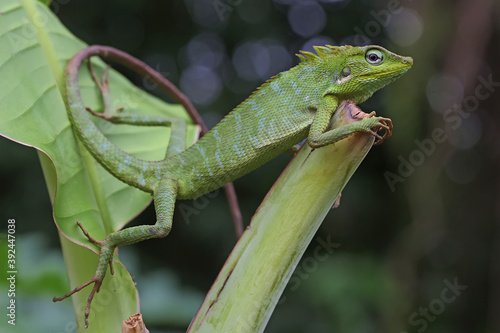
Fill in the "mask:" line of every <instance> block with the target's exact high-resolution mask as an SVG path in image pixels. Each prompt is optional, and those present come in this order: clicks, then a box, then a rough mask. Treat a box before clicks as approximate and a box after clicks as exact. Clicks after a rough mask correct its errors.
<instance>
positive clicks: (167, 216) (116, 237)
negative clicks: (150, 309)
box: [53, 178, 178, 327]
mask: <svg viewBox="0 0 500 333" xmlns="http://www.w3.org/2000/svg"><path fill="white" fill-rule="evenodd" d="M177 192H178V185H177V181H175V180H173V179H169V178H168V179H163V180H161V181H160V182H159V183H158V185H157V186H156V188H155V191H154V194H153V198H154V204H155V209H156V223H155V224H154V225H141V226H136V227H130V228H126V229H123V230H119V231H116V232H113V233H111V234H109V235H108V236H106V238H105V239H104V240H102V241H98V240H95V239H94V238H92V237H91V236H90V235H89V234H88V232H87V231H86V230H85V229H84V228H83V227H82V225H81V224H80V223H78V225H79V226H80V228H81V229H82V231H83V233H84V234H85V236H87V238H88V239H89V241H91V242H92V243H95V244H97V245H99V246H101V251H100V253H99V261H98V264H97V269H96V272H95V274H94V276H93V277H92V278H91V279H90V280H89V281H87V282H86V283H84V284H82V285H80V286H78V287H76V288H74V289H73V290H72V291H70V292H69V293H67V294H66V295H64V296H62V297H54V298H53V301H54V302H57V301H62V300H63V299H65V298H68V297H69V296H71V295H73V294H74V293H76V292H78V291H80V290H82V289H83V288H85V287H87V286H88V285H90V284H92V283H94V287H93V288H92V291H91V292H90V295H89V297H88V299H87V305H86V307H85V327H88V317H89V314H90V307H91V304H92V300H93V299H94V295H95V293H97V292H99V289H100V288H101V285H102V282H103V280H104V277H105V276H106V270H107V268H108V265H109V266H110V272H111V274H113V269H112V265H111V263H112V261H113V255H114V251H115V249H116V248H117V247H118V246H122V245H130V244H134V243H138V242H141V241H143V240H147V239H151V238H163V237H166V236H167V235H168V234H169V233H170V230H171V228H172V218H173V214H174V206H175V200H176V196H177Z"/></svg>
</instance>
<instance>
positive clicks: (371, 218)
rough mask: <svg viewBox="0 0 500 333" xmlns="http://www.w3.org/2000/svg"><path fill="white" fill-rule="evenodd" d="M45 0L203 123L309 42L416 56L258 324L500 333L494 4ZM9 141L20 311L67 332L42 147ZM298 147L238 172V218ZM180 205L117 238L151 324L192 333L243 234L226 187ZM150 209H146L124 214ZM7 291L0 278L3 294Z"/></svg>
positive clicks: (382, 101) (5, 213)
mask: <svg viewBox="0 0 500 333" xmlns="http://www.w3.org/2000/svg"><path fill="white" fill-rule="evenodd" d="M51 8H52V10H53V11H54V12H55V13H56V15H57V16H58V17H59V18H60V19H61V21H62V22H63V23H64V25H66V26H67V27H68V28H69V29H70V30H71V31H72V32H73V33H74V34H75V35H76V36H78V37H79V38H81V39H82V40H84V41H85V42H86V43H88V44H105V45H111V46H114V47H117V48H119V49H122V50H124V51H126V52H129V53H131V54H132V55H134V56H136V57H138V58H140V59H142V60H144V61H145V62H147V63H148V64H149V65H151V66H152V67H153V68H156V69H157V70H159V71H160V72H161V73H162V74H163V75H164V76H166V77H167V78H168V79H170V80H171V81H173V82H174V83H175V84H176V85H178V86H179V87H180V88H181V90H182V91H183V92H185V93H186V94H187V95H188V96H189V97H190V98H191V99H192V101H193V103H194V104H195V105H196V107H197V108H198V110H199V111H200V113H201V114H202V116H203V118H204V119H205V121H206V122H207V125H208V126H209V127H212V126H213V125H214V124H215V123H217V122H218V121H219V120H220V119H221V118H222V117H223V116H224V115H225V114H226V113H228V112H229V111H230V110H231V109H232V108H233V107H235V106H236V105H238V104H239V103H240V102H241V101H243V100H244V99H245V98H246V97H248V96H249V95H250V94H251V93H252V92H253V91H254V90H255V88H256V87H257V86H259V85H260V84H262V82H264V81H265V80H267V79H268V78H269V77H271V76H272V75H275V74H277V73H278V72H280V71H283V70H286V69H288V68H290V67H291V66H293V65H295V64H297V62H298V60H297V58H296V57H295V56H294V54H295V53H297V52H298V51H299V50H309V51H311V50H312V45H324V44H331V45H343V44H367V43H370V44H379V45H382V46H384V47H386V48H388V49H390V50H391V51H394V52H396V53H399V54H402V55H409V56H412V57H413V58H414V62H415V64H414V67H413V69H412V70H410V72H408V73H407V74H406V75H405V76H404V77H403V78H401V79H399V80H398V81H396V82H395V83H393V84H391V85H390V86H388V87H387V88H385V89H383V90H382V91H381V92H379V93H377V94H376V95H375V96H374V97H373V98H371V99H370V100H369V101H368V102H366V103H364V104H362V105H361V107H362V108H363V110H365V111H371V110H377V112H378V114H380V115H383V116H386V117H390V118H391V119H392V120H393V123H394V126H395V127H394V132H393V136H392V137H391V138H390V139H389V140H387V141H386V142H384V144H383V145H381V146H378V147H375V148H373V149H372V151H371V152H370V153H369V155H368V156H367V158H366V159H365V161H364V162H363V163H362V165H361V166H360V168H359V170H358V171H357V172H356V174H355V175H354V176H353V179H352V180H351V181H350V183H349V184H348V186H347V187H346V189H345V190H344V192H343V194H342V200H341V205H340V207H339V208H337V209H335V210H334V211H332V212H331V214H329V216H328V217H327V219H326V220H325V222H324V223H323V226H322V227H321V228H320V230H319V231H318V234H317V236H316V237H315V239H314V240H313V242H312V243H311V245H310V247H309V249H308V252H306V254H305V256H304V258H303V260H302V262H301V263H300V264H299V266H298V268H297V271H296V273H295V275H294V276H293V277H292V279H291V281H290V283H289V286H288V287H287V289H286V290H285V293H284V295H283V297H282V299H281V301H280V304H279V305H278V306H277V307H276V310H275V312H274V314H273V316H272V317H271V319H270V322H269V325H268V327H267V329H266V332H317V333H322V332H325V333H326V332H398V333H399V332H408V333H409V332H424V331H425V332H429V333H431V332H440V333H443V332H500V229H499V225H498V223H499V220H500V218H499V217H500V203H499V198H500V196H499V194H500V193H499V192H500V179H499V177H498V170H500V145H499V144H498V143H499V141H500V131H499V129H500V115H499V108H498V107H497V105H499V103H500V92H498V90H499V88H500V71H499V64H498V59H500V52H499V51H500V50H499V46H500V43H499V29H500V19H499V18H500V4H499V3H498V2H496V1H493V0H491V1H489V0H479V1H467V0H461V1H450V0H445V1H411V0H401V1H398V0H377V1H373V0H372V1H368V0H363V1H343V0H337V1H335V0H330V1H328V0H323V1H319V0H318V1H315V0H309V1H306V0H274V1H265V0H232V1H230V0H186V1H152V0H148V1H144V0H143V1H131V0H123V1H116V0H115V1H111V0H100V1H97V0H86V1H77V0H54V1H52V4H51ZM0 19H1V16H0ZM131 79H132V80H134V81H135V82H137V83H138V84H140V83H141V82H142V80H141V79H140V78H137V77H134V76H132V77H131ZM0 151H1V152H2V156H3V158H2V159H0V184H1V187H0V188H1V190H0V212H1V214H2V219H3V220H4V221H6V220H7V219H9V218H15V219H16V221H17V223H16V227H17V229H16V230H17V232H16V235H17V239H18V242H17V249H18V252H19V255H18V258H17V260H18V263H19V265H20V271H21V272H22V274H19V280H18V286H17V287H18V291H19V294H20V296H19V297H21V298H20V299H19V308H18V310H19V312H18V319H19V320H22V321H23V322H24V325H28V323H27V319H28V318H29V320H30V321H33V324H31V325H36V326H22V327H26V330H25V331H36V332H56V333H59V332H74V331H75V326H74V323H73V322H72V320H73V319H72V318H73V317H72V316H73V315H72V308H71V304H70V302H69V301H68V302H63V303H57V304H53V303H52V302H51V299H52V297H53V296H55V295H61V294H63V293H65V292H66V290H67V289H68V288H69V287H68V285H67V282H66V273H65V268H64V263H63V261H62V255H61V254H60V250H59V239H58V234H57V230H56V228H55V225H54V223H53V221H52V215H51V204H50V200H49V198H48V194H47V191H46V187H45V183H44V179H43V175H42V172H41V168H40V165H39V162H38V157H37V153H36V152H35V151H34V150H33V149H30V148H26V147H23V146H20V145H18V144H16V143H14V142H10V141H8V140H6V139H3V138H0ZM289 159H290V158H289V157H288V156H281V157H279V158H278V159H276V160H275V161H273V162H271V163H269V164H268V165H266V166H264V167H262V168H260V169H258V170H257V171H255V172H253V173H252V174H250V175H248V176H246V177H244V178H242V179H240V180H238V181H236V183H235V186H236V190H237V193H238V197H239V200H240V205H241V208H242V212H243V216H244V220H245V222H246V223H248V222H249V220H250V218H251V216H252V214H253V212H254V211H255V210H256V208H257V207H258V205H259V203H260V201H261V200H262V199H263V198H264V196H265V194H266V193H267V191H268V190H269V188H270V187H271V186H272V184H273V181H274V180H275V179H276V178H277V177H278V176H279V174H280V172H281V171H282V170H283V168H284V167H285V166H286V164H287V162H288V161H289ZM304 195H307V193H304ZM180 205H183V207H184V208H186V207H188V209H187V210H186V209H183V211H184V212H185V211H189V212H190V213H192V214H189V216H187V215H185V214H184V215H183V214H182V212H181V211H178V212H177V213H176V216H175V221H174V229H173V231H172V233H171V234H170V235H169V236H168V238H166V239H161V240H151V241H147V242H144V243H140V244H137V245H133V246H128V247H123V248H121V249H120V254H121V258H122V259H123V261H124V262H125V264H126V265H127V267H128V268H129V269H130V271H131V273H132V274H133V276H134V279H135V280H136V281H137V286H138V288H139V293H140V296H141V310H142V312H143V314H144V318H145V322H146V324H147V326H148V328H149V329H150V330H151V331H152V332H182V331H185V329H186V328H187V326H188V324H189V321H190V319H191V318H192V317H193V316H194V314H195V312H196V310H197V308H198V306H199V305H200V304H201V302H202V300H203V297H204V294H205V293H206V292H207V291H208V289H209V288H210V286H211V284H212V282H213V281H214V279H215V277H216V276H217V273H218V271H219V269H220V268H221V267H222V265H223V263H224V261H225V259H226V257H227V256H228V254H229V253H230V251H231V248H232V247H233V246H234V243H235V237H234V233H233V230H232V223H231V219H230V213H229V208H228V206H227V203H226V201H225V196H224V194H223V192H222V191H221V192H220V195H218V196H217V197H216V198H214V199H210V200H209V201H208V202H202V201H194V202H193V201H186V202H181V203H180V204H179V205H178V206H180ZM154 220H155V215H154V210H153V209H152V207H150V208H148V209H147V210H146V211H145V212H144V213H143V214H141V215H140V216H139V217H138V218H136V219H135V220H134V221H133V222H132V224H148V223H149V224H150V223H153V222H154ZM2 223H4V222H2ZM2 230H4V228H3V227H2ZM276 241H279V240H276ZM331 243H335V244H336V245H335V246H332V245H331ZM325 244H330V245H329V246H328V245H325ZM4 245H6V243H5V239H3V240H2V246H4ZM318 247H320V248H321V249H319V250H318ZM2 251H4V249H3V248H2ZM315 253H316V255H315ZM317 253H321V254H322V255H321V256H318V255H317ZM323 254H328V255H323ZM6 286H7V285H6V281H5V279H2V281H1V282H0V287H2V294H1V295H0V300H1V301H2V304H4V303H5V302H4V300H6V299H7V296H6V293H5V292H4V290H5V288H4V287H6ZM0 325H4V319H2V323H1V324H0ZM0 327H3V326H0ZM33 327H36V329H33ZM9 329H12V328H9ZM19 329H21V328H19ZM20 332H21V330H20Z"/></svg>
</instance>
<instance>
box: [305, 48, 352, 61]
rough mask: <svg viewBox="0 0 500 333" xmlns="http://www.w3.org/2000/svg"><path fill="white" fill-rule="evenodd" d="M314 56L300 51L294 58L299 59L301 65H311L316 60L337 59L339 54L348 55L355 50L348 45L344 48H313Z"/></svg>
mask: <svg viewBox="0 0 500 333" xmlns="http://www.w3.org/2000/svg"><path fill="white" fill-rule="evenodd" d="M313 48H314V50H315V51H316V54H314V53H312V52H308V51H300V54H299V53H297V54H296V56H297V57H299V59H300V61H301V63H311V62H316V61H318V60H324V59H325V58H331V57H337V56H338V55H339V54H346V55H350V53H352V51H354V50H355V47H353V46H350V45H344V46H332V45H325V46H313Z"/></svg>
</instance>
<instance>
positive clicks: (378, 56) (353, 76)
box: [299, 45, 413, 103]
mask: <svg viewBox="0 0 500 333" xmlns="http://www.w3.org/2000/svg"><path fill="white" fill-rule="evenodd" d="M314 49H315V50H316V53H317V55H315V54H313V53H310V52H302V54H300V55H299V57H300V58H301V59H302V62H309V61H314V62H316V61H317V64H318V68H320V71H321V72H322V75H321V76H322V77H325V75H324V73H328V75H327V76H328V77H329V78H328V81H329V82H328V83H327V85H328V88H327V90H326V92H325V93H324V94H325V95H327V94H334V95H336V96H339V97H340V98H341V99H342V100H346V99H349V100H352V101H353V102H355V103H361V102H364V101H366V100H367V99H368V98H370V96H371V95H373V93H374V92H375V91H377V90H379V89H381V88H383V87H385V86H386V85H388V84H389V83H391V82H392V81H394V80H396V79H397V78H399V77H400V76H402V75H403V74H404V73H406V72H407V71H408V70H409V69H410V68H411V66H412V65H413V59H412V58H411V57H403V56H400V55H397V54H395V53H392V52H390V51H388V50H386V49H384V48H383V47H380V46H376V45H368V46H362V47H352V46H340V47H338V46H329V45H327V46H325V47H323V46H319V47H318V46H316V47H314ZM332 78H333V80H332Z"/></svg>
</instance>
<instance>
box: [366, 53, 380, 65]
mask: <svg viewBox="0 0 500 333" xmlns="http://www.w3.org/2000/svg"><path fill="white" fill-rule="evenodd" d="M365 59H366V61H368V63H370V64H372V65H380V64H381V63H382V61H383V60H384V55H383V53H382V52H381V51H379V50H374V49H372V50H368V52H366V55H365Z"/></svg>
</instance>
